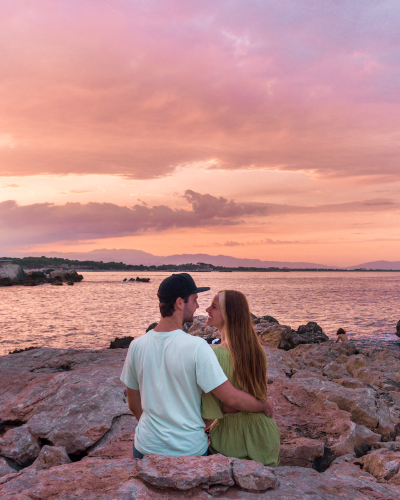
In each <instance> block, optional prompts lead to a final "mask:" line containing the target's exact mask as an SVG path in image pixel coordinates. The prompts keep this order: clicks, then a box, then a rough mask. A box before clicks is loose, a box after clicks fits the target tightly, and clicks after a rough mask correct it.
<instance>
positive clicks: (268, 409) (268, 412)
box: [263, 401, 274, 418]
mask: <svg viewBox="0 0 400 500" xmlns="http://www.w3.org/2000/svg"><path fill="white" fill-rule="evenodd" d="M264 405H265V408H264V410H263V413H264V415H265V416H267V417H269V418H272V417H273V416H274V407H273V405H272V403H270V402H269V401H267V402H266V403H264Z"/></svg>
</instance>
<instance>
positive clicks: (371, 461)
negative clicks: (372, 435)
mask: <svg viewBox="0 0 400 500" xmlns="http://www.w3.org/2000/svg"><path fill="white" fill-rule="evenodd" d="M356 463H359V464H361V465H362V466H363V470H365V471H366V472H369V473H370V474H372V475H373V476H374V477H375V478H376V479H377V480H378V481H389V480H390V479H392V478H394V477H395V476H396V475H397V474H398V473H399V471H400V452H395V451H390V450H387V449H385V448H382V449H379V450H373V451H371V453H369V454H368V455H365V456H363V457H361V458H359V459H358V460H357V462H356Z"/></svg>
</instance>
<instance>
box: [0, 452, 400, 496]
mask: <svg viewBox="0 0 400 500" xmlns="http://www.w3.org/2000/svg"><path fill="white" fill-rule="evenodd" d="M205 458H206V457H182V459H181V461H183V462H184V461H188V463H189V462H190V464H191V466H192V471H193V473H194V475H196V474H197V472H196V471H197V469H198V468H199V467H200V469H201V472H200V475H201V474H202V473H203V472H204V469H203V468H202V467H203V466H202V465H199V464H202V463H203V462H204V459H205ZM207 458H209V457H207ZM169 459H170V460H171V461H172V462H173V461H174V460H177V459H174V458H172V457H169ZM178 460H179V459H178ZM140 462H141V461H140V460H132V459H131V460H127V459H125V460H124V459H120V460H107V459H98V458H85V459H84V460H82V461H80V462H76V463H71V464H65V465H60V466H58V467H53V468H52V469H50V470H36V469H33V468H28V469H25V470H24V471H21V472H20V473H18V474H9V475H8V476H5V477H4V478H3V479H0V498H2V499H3V498H4V500H32V499H37V500H55V499H57V500H75V499H76V500H78V499H79V500H81V499H82V500H133V499H137V500H178V499H179V500H207V499H208V500H209V499H210V498H211V497H210V495H209V493H214V494H215V493H217V491H216V490H218V489H219V488H222V491H225V490H226V487H227V486H226V485H225V486H224V485H222V486H219V485H212V486H210V487H209V489H208V490H202V489H201V488H199V487H194V488H190V489H189V490H176V489H171V488H169V489H159V488H155V487H153V486H152V485H150V484H148V483H147V484H144V483H143V482H142V481H141V480H140V479H139V478H138V471H137V466H138V465H139V464H140ZM239 462H242V461H239ZM264 469H265V468H264ZM266 469H269V468H266ZM273 474H274V475H275V476H276V478H277V481H279V483H280V486H279V487H277V488H276V489H274V490H268V491H266V492H261V491H258V492H257V493H251V492H247V491H242V490H239V489H238V487H237V486H236V485H235V486H230V487H229V489H228V490H227V491H226V492H225V493H223V494H222V495H218V496H219V498H224V499H232V500H233V499H235V500H251V499H253V498H257V499H260V500H264V499H265V500H278V499H279V500H315V499H321V500H338V499H341V500H366V499H367V500H368V499H371V500H372V499H374V500H378V499H380V500H398V492H399V487H398V486H397V485H396V483H394V484H391V483H383V484H380V483H378V482H377V481H376V479H375V478H374V476H372V475H371V474H369V473H367V472H365V471H362V470H360V468H359V467H357V466H356V465H354V463H352V462H351V457H350V458H349V459H347V460H341V461H340V463H335V464H334V465H332V466H331V467H330V468H329V469H328V470H327V471H326V472H324V473H322V474H321V473H318V472H316V471H315V470H313V469H305V468H301V467H286V466H285V467H275V468H274V469H273ZM393 479H394V478H393ZM391 481H392V480H391Z"/></svg>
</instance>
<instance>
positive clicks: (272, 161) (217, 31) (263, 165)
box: [0, 0, 400, 265]
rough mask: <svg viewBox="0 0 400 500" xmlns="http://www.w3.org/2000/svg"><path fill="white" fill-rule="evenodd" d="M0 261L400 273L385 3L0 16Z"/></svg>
mask: <svg viewBox="0 0 400 500" xmlns="http://www.w3.org/2000/svg"><path fill="white" fill-rule="evenodd" d="M0 53H1V58H0V110H1V113H0V255H12V254H13V252H25V253H26V254H29V252H30V251H32V252H38V251H39V252H43V253H44V254H46V253H47V254H50V253H51V251H71V250H73V251H89V250H92V249H95V248H132V249H138V250H144V251H146V252H150V253H153V254H156V255H166V254H172V253H199V252H201V253H209V254H213V255H214V254H221V253H222V254H226V255H233V256H236V257H250V258H259V259H262V260H291V261H300V260H301V261H309V262H319V263H323V264H332V265H333V264H335V265H350V264H357V263H361V262H365V261H372V260H382V259H384V260H400V252H399V250H398V248H399V241H400V229H399V228H400V201H399V192H400V189H399V188H400V104H399V103H400V3H399V2H398V1H396V0H392V1H390V0H387V1H383V0H381V1H379V0H376V1H374V0H368V1H365V0H364V1H358V0H347V1H346V0H341V1H339V2H321V1H320V0H301V1H300V0H297V1H290V0H288V1H285V2H282V1H278V0H276V1H273V0H263V1H262V2H259V1H256V0H243V1H236V2H232V1H224V0H218V1H215V0H213V1H207V0H205V1H202V2H198V1H191V0H175V1H172V0H170V1H163V0H158V1H146V2H142V1H132V0H129V1H128V0H113V1H106V0H85V1H83V0H81V1H78V0H68V1H67V0H63V1H58V0H48V1H45V0H31V1H29V0H19V1H18V2H2V1H1V0H0Z"/></svg>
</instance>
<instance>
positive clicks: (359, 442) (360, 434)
mask: <svg viewBox="0 0 400 500" xmlns="http://www.w3.org/2000/svg"><path fill="white" fill-rule="evenodd" d="M355 434H356V439H355V444H354V452H355V454H356V455H357V456H358V457H361V456H362V455H365V453H367V451H369V450H370V449H371V447H374V446H375V445H377V444H379V441H381V439H382V436H381V435H380V434H376V433H375V432H372V431H371V430H370V429H368V428H367V427H364V426H363V425H356V430H355Z"/></svg>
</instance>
